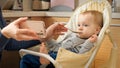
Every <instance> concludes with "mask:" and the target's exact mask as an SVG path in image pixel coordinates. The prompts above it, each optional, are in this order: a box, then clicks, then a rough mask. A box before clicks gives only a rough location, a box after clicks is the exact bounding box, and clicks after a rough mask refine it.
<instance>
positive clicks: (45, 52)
mask: <svg viewBox="0 0 120 68" xmlns="http://www.w3.org/2000/svg"><path fill="white" fill-rule="evenodd" d="M40 53H44V54H48V50H47V47H46V45H45V43H42V44H41V46H40ZM40 63H41V64H50V61H49V60H47V59H46V58H44V57H40Z"/></svg>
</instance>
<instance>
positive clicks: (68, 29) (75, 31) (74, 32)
mask: <svg viewBox="0 0 120 68" xmlns="http://www.w3.org/2000/svg"><path fill="white" fill-rule="evenodd" d="M68 30H70V31H71V32H73V33H81V32H79V31H75V30H72V29H70V28H68Z"/></svg>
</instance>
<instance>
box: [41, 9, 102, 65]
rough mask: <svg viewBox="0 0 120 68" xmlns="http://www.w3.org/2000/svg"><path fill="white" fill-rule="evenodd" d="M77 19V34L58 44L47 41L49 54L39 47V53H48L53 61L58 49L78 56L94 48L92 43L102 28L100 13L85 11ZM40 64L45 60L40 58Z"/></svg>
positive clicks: (72, 34) (52, 40) (53, 41)
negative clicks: (60, 48)
mask: <svg viewBox="0 0 120 68" xmlns="http://www.w3.org/2000/svg"><path fill="white" fill-rule="evenodd" d="M78 19H79V20H78V29H77V30H76V31H78V32H79V33H71V34H70V35H68V36H67V37H66V38H65V39H64V40H63V41H61V42H59V43H58V42H56V41H55V40H54V39H51V40H49V41H47V47H48V48H49V52H47V51H46V52H44V51H45V50H44V48H45V46H44V47H41V49H40V50H41V51H40V52H43V53H48V54H50V56H51V57H53V58H54V59H55V58H56V55H57V51H58V49H59V47H63V48H65V49H67V50H70V51H72V52H75V53H78V54H82V53H85V52H88V51H89V50H90V49H92V47H94V44H93V43H94V42H96V41H97V35H98V34H99V32H100V30H101V28H102V26H103V16H102V13H100V12H98V11H94V10H92V11H85V12H83V13H81V14H80V15H79V18H78ZM45 49H46V48H45ZM42 50H44V51H42ZM40 62H41V63H45V62H47V60H46V59H44V58H40ZM47 63H48V62H47Z"/></svg>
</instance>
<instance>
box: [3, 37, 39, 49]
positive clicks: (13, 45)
mask: <svg viewBox="0 0 120 68" xmlns="http://www.w3.org/2000/svg"><path fill="white" fill-rule="evenodd" d="M40 43H41V42H40V41H39V40H30V41H17V40H15V39H9V41H8V42H7V44H6V45H5V48H4V49H5V50H19V49H21V48H22V49H26V48H29V47H32V46H35V45H38V44H40Z"/></svg>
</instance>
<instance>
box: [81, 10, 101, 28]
mask: <svg viewBox="0 0 120 68" xmlns="http://www.w3.org/2000/svg"><path fill="white" fill-rule="evenodd" d="M89 13H90V14H91V15H92V16H93V17H94V21H95V22H97V23H98V25H99V26H100V27H101V28H102V27H103V14H102V13H101V12H99V11H95V10H89V11H85V12H83V13H82V14H83V15H84V14H89Z"/></svg>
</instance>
